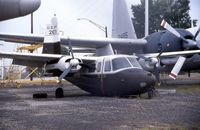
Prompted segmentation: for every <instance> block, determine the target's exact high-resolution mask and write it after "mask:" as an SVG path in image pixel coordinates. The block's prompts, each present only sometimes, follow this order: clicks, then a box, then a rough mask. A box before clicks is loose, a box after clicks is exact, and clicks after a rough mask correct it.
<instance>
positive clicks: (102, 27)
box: [77, 18, 108, 38]
mask: <svg viewBox="0 0 200 130" xmlns="http://www.w3.org/2000/svg"><path fill="white" fill-rule="evenodd" d="M77 20H86V21H88V22H90V23H91V24H93V25H94V26H96V27H97V28H99V29H100V30H102V31H104V32H105V37H106V38H107V37H108V29H107V26H105V27H104V26H101V25H99V24H97V23H95V22H94V21H92V20H90V19H88V18H78V19H77Z"/></svg>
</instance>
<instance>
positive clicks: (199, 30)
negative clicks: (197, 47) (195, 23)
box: [193, 27, 200, 40]
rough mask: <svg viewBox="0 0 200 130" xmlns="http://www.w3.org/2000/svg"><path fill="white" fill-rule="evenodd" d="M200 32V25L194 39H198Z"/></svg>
mask: <svg viewBox="0 0 200 130" xmlns="http://www.w3.org/2000/svg"><path fill="white" fill-rule="evenodd" d="M199 32H200V27H199V29H198V30H197V32H196V33H195V35H194V38H193V40H196V38H197V36H198V35H199Z"/></svg>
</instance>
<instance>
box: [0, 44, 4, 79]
mask: <svg viewBox="0 0 200 130" xmlns="http://www.w3.org/2000/svg"><path fill="white" fill-rule="evenodd" d="M0 46H2V50H3V44H0ZM1 79H2V80H3V79H4V64H3V58H1Z"/></svg>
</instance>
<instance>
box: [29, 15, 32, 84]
mask: <svg viewBox="0 0 200 130" xmlns="http://www.w3.org/2000/svg"><path fill="white" fill-rule="evenodd" d="M31 34H33V13H31ZM30 53H33V51H31V52H30ZM30 72H31V69H29V73H30ZM30 80H31V81H32V80H33V74H31V75H30Z"/></svg>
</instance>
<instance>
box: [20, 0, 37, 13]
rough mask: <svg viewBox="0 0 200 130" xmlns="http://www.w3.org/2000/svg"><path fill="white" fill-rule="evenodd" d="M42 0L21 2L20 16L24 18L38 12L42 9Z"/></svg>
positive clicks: (22, 0)
mask: <svg viewBox="0 0 200 130" xmlns="http://www.w3.org/2000/svg"><path fill="white" fill-rule="evenodd" d="M40 4H41V1H40V0H21V1H20V5H19V6H20V14H21V15H22V16H24V15H27V14H30V13H32V12H34V11H36V10H37V9H38V8H39V7H40Z"/></svg>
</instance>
